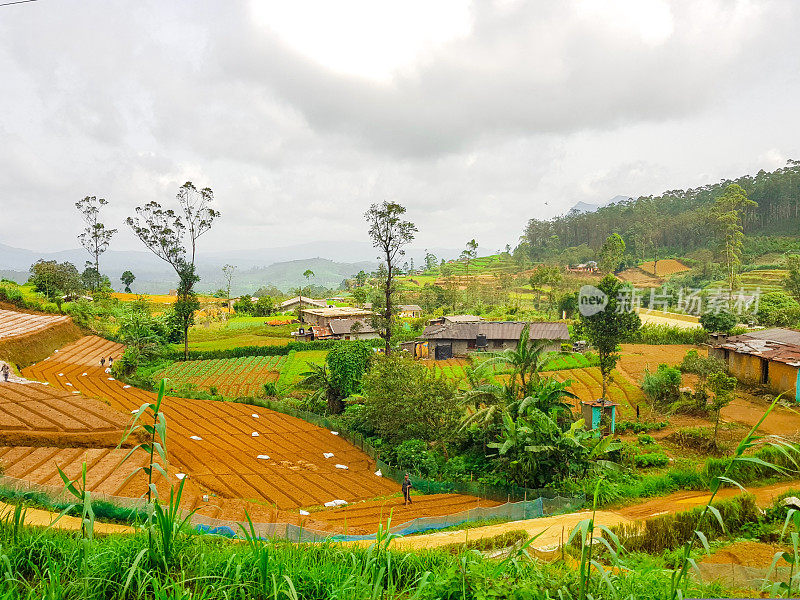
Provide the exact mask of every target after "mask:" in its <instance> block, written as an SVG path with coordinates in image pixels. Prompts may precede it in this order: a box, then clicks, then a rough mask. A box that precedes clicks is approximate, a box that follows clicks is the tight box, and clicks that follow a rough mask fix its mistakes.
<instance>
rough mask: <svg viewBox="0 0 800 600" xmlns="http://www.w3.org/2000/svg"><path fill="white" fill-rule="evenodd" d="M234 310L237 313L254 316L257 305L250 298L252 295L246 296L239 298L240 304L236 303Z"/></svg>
mask: <svg viewBox="0 0 800 600" xmlns="http://www.w3.org/2000/svg"><path fill="white" fill-rule="evenodd" d="M233 310H235V311H236V312H237V313H242V314H245V315H252V314H253V311H254V310H255V304H253V299H252V298H251V297H250V294H245V295H244V296H242V297H241V298H239V301H238V302H234V303H233Z"/></svg>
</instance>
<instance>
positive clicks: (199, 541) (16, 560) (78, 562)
mask: <svg viewBox="0 0 800 600" xmlns="http://www.w3.org/2000/svg"><path fill="white" fill-rule="evenodd" d="M512 538H513V539H512ZM521 539H522V536H521V535H519V534H515V535H513V536H505V537H504V538H503V539H500V540H489V541H485V543H481V547H480V548H478V546H477V545H475V544H473V545H472V546H474V547H475V548H476V549H481V550H483V549H492V548H495V547H500V546H502V547H505V546H507V545H508V544H510V543H515V542H519V541H520V540H521ZM172 542H173V544H174V545H173V546H171V547H170V549H169V554H168V555H169V560H168V561H166V564H164V563H161V565H162V566H160V567H159V566H157V564H156V563H152V564H151V558H150V556H149V553H148V538H147V536H146V535H145V534H143V533H142V534H137V535H130V536H108V537H97V538H95V539H93V540H82V539H81V537H80V534H79V533H65V532H60V531H47V532H44V533H42V532H41V531H39V530H35V529H30V528H21V529H15V528H14V527H13V526H12V525H11V524H9V523H3V524H0V545H1V548H2V549H0V560H2V565H3V566H2V569H3V574H4V577H3V578H2V580H0V597H2V598H9V599H10V598H24V599H30V600H33V599H34V598H37V599H38V598H53V599H56V598H58V599H61V598H76V599H77V598H81V599H84V600H95V599H101V598H102V599H117V598H120V599H121V598H157V599H164V600H167V599H175V600H177V599H181V600H200V599H203V600H212V599H217V598H219V599H223V598H224V599H226V600H245V599H248V600H249V599H251V598H282V599H293V598H297V599H301V598H302V599H309V600H312V599H313V600H328V599H334V598H352V599H362V598H364V599H367V598H383V599H398V600H399V599H412V598H413V599H416V600H429V599H430V600H433V599H439V598H452V599H456V598H458V599H461V598H465V599H476V600H477V599H490V598H510V599H517V600H533V599H545V598H564V599H572V598H577V597H578V593H577V585H576V584H577V577H578V576H577V573H576V571H575V570H574V569H573V568H571V567H569V566H567V565H564V564H553V565H550V564H546V563H539V562H533V561H530V560H527V559H526V557H525V554H524V553H522V552H517V553H515V555H514V556H512V557H510V559H507V560H504V561H496V560H490V559H486V558H483V557H481V556H480V555H479V554H477V553H475V552H473V551H464V549H463V545H460V544H454V545H452V547H446V548H443V549H442V550H440V551H425V552H417V553H406V552H401V551H395V550H389V549H387V544H386V542H382V543H380V544H377V545H373V546H372V547H370V548H357V547H347V546H341V545H336V544H328V543H322V544H303V545H295V544H291V543H286V542H275V541H261V540H253V541H252V542H248V543H245V544H242V543H239V542H232V541H229V540H227V539H222V538H216V537H213V536H201V535H185V534H181V533H180V532H178V533H176V534H175V536H174V538H173V539H172ZM483 546H485V547H483ZM154 549H155V554H154V556H155V557H162V556H163V550H164V547H163V545H162V542H161V536H160V535H156V536H154ZM453 554H455V555H453ZM159 560H160V558H159ZM588 591H589V593H590V594H591V595H592V597H594V598H597V599H605V598H609V599H610V598H656V599H661V598H668V597H669V596H668V594H669V573H668V572H667V571H662V570H643V571H640V572H630V571H626V570H624V569H614V570H612V571H611V572H610V573H609V576H608V583H606V582H604V581H603V580H602V579H601V577H600V576H598V575H597V574H596V573H595V574H594V576H593V577H592V578H591V579H590V580H589V584H588ZM722 591H723V590H722V589H721V588H720V586H719V585H712V586H699V585H696V584H691V585H690V586H689V589H688V590H686V592H687V594H686V595H691V596H702V597H709V596H712V597H718V596H719V595H720V592H722Z"/></svg>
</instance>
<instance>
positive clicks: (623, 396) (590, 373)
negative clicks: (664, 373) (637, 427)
mask: <svg viewBox="0 0 800 600" xmlns="http://www.w3.org/2000/svg"><path fill="white" fill-rule="evenodd" d="M552 375H553V376H554V377H555V378H556V379H558V380H559V381H567V380H570V381H572V384H571V385H570V386H569V387H568V388H567V389H569V390H570V391H571V392H572V393H573V394H575V395H576V396H578V399H577V400H575V401H574V407H575V410H576V411H580V403H581V402H589V401H593V400H597V399H598V398H600V397H601V396H602V390H603V386H602V381H603V380H602V377H601V376H600V369H599V367H588V368H582V369H569V370H567V371H554V372H553V373H552ZM608 397H609V399H611V400H613V401H614V402H617V403H619V407H618V408H617V410H618V411H619V414H618V416H617V420H618V421H620V420H623V419H632V418H635V417H636V405H637V404H638V405H641V406H645V405H646V401H647V400H646V398H645V395H644V392H642V390H640V389H639V388H638V387H636V386H635V385H634V384H632V383H631V382H630V381H628V379H627V378H625V376H624V375H622V374H621V373H620V372H618V371H614V373H613V375H612V381H611V384H610V385H609V389H608Z"/></svg>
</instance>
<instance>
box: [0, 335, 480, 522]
mask: <svg viewBox="0 0 800 600" xmlns="http://www.w3.org/2000/svg"><path fill="white" fill-rule="evenodd" d="M122 351H123V347H122V346H121V345H119V344H116V343H114V342H110V341H108V340H104V339H102V338H98V337H94V336H89V337H83V338H81V339H79V340H78V341H76V342H74V343H71V344H69V345H67V346H65V347H63V348H61V349H59V350H56V351H54V352H53V353H52V354H51V356H49V357H47V358H46V359H45V360H42V361H40V362H39V363H36V364H34V365H32V366H30V367H27V368H25V369H23V372H22V374H23V375H24V376H25V377H26V378H28V380H30V381H29V382H22V381H21V380H16V381H15V382H14V383H8V384H2V385H0V415H2V416H0V465H2V468H3V470H4V473H5V476H6V477H7V478H9V480H10V478H16V479H19V480H22V481H24V482H28V484H33V485H41V486H49V487H48V489H51V490H52V489H55V490H57V489H59V488H60V487H61V479H60V477H59V476H58V472H57V466H60V467H61V468H62V469H64V470H65V471H66V473H67V474H68V475H69V476H70V477H76V476H77V475H78V474H79V473H80V469H81V464H82V463H83V462H84V461H85V462H86V464H87V467H88V473H89V488H90V489H91V490H92V491H93V492H95V493H96V494H106V495H109V496H115V497H117V498H118V501H120V502H122V503H123V504H124V503H131V502H136V498H138V497H140V496H141V495H142V494H143V493H144V492H145V490H146V488H147V486H146V481H145V480H144V475H143V474H142V473H138V474H137V475H135V476H133V477H130V478H129V475H130V474H131V473H132V472H133V470H134V469H135V468H136V467H138V466H141V465H143V464H144V461H145V459H146V455H145V454H144V452H137V453H135V454H134V455H133V457H132V458H131V459H130V460H129V461H128V462H125V463H124V464H122V459H123V457H124V456H125V455H126V454H127V452H128V450H127V449H118V448H116V447H115V446H116V442H118V440H119V439H120V437H121V433H122V430H123V428H125V426H126V424H127V423H128V421H129V419H130V418H131V413H132V412H133V411H135V410H137V409H138V408H139V407H140V406H141V405H142V404H144V403H151V402H153V401H154V400H155V394H153V393H151V392H147V391H144V390H141V389H137V388H134V387H131V386H129V385H125V384H123V383H122V382H120V381H116V380H115V378H114V377H113V376H112V375H111V374H110V373H107V372H106V368H105V366H101V365H100V359H101V358H106V359H108V358H109V357H114V358H117V357H118V356H119V355H120V354H121V353H122ZM298 354H300V353H298ZM33 380H39V381H42V382H45V384H39V383H33V382H32V381H33ZM162 409H163V411H164V414H165V416H166V419H167V423H168V436H167V450H168V456H169V469H168V474H167V477H166V478H163V477H160V476H157V477H156V481H155V483H156V486H157V488H158V490H159V494H160V495H162V496H166V495H168V493H169V487H170V485H174V484H177V483H178V481H179V480H180V479H179V478H182V479H183V480H184V482H185V490H184V498H183V502H182V506H183V507H184V508H197V509H199V512H198V515H201V516H202V517H203V518H205V519H211V520H212V522H213V519H215V518H216V519H223V520H226V521H228V522H230V521H239V522H241V521H244V519H245V511H246V512H247V513H248V514H249V515H250V516H251V518H252V519H253V521H254V522H256V523H259V522H260V523H294V524H301V525H302V526H303V527H307V528H311V529H318V530H327V531H331V532H333V533H342V532H344V530H345V529H347V528H349V527H350V525H349V524H347V521H348V519H349V518H350V517H349V515H350V513H348V516H346V517H341V518H340V517H339V516H338V514H339V511H340V510H342V509H332V510H324V511H319V512H316V511H315V512H314V513H312V514H311V515H301V514H300V509H301V508H303V507H307V508H311V507H318V506H321V505H323V504H325V503H326V502H330V501H331V500H344V501H346V502H348V503H353V502H359V515H358V519H356V521H357V523H356V525H357V527H358V529H359V531H361V532H363V533H372V532H374V531H375V530H376V529H377V525H378V523H379V522H380V520H381V517H382V516H385V515H386V506H387V504H393V503H395V500H396V496H397V495H398V493H399V485H398V484H396V483H395V482H393V481H391V480H388V479H385V478H383V477H380V476H378V475H376V474H375V469H376V466H375V463H374V461H372V460H371V459H370V458H369V457H368V456H367V455H366V454H364V453H363V452H362V451H361V450H359V449H357V448H356V447H354V446H352V445H351V444H349V443H348V442H346V441H345V440H344V439H342V437H341V436H339V435H338V434H336V433H335V432H332V431H328V430H325V429H322V428H320V427H316V426H313V425H311V424H309V423H307V422H305V421H302V420H300V419H296V418H294V417H291V416H287V415H283V414H280V413H276V412H273V411H269V410H266V409H262V408H256V407H253V406H247V405H244V404H237V403H232V402H214V401H204V400H192V399H185V398H175V397H168V398H166V399H165V400H164V403H163V405H162ZM3 436H5V437H3ZM14 436H16V437H14ZM112 442H113V446H112ZM57 446H62V447H57ZM344 467H346V468H344ZM376 498H390V500H388V501H383V500H374V499H376ZM486 504H487V503H485V502H480V501H479V500H478V499H477V498H471V497H465V496H453V495H441V496H438V495H433V496H420V497H418V499H416V500H415V505H414V508H413V512H408V514H409V515H422V514H447V513H450V512H453V511H454V510H455V511H458V510H461V508H460V507H462V506H473V505H486ZM490 504H491V503H490ZM344 510H346V509H344ZM396 518H397V517H396ZM408 518H413V516H408ZM408 518H406V516H404V517H403V519H402V520H408Z"/></svg>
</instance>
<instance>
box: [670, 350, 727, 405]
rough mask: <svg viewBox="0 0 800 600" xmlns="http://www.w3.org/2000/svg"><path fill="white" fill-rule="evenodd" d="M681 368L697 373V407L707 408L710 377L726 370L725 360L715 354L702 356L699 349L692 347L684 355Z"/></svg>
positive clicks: (684, 371) (683, 371)
mask: <svg viewBox="0 0 800 600" xmlns="http://www.w3.org/2000/svg"><path fill="white" fill-rule="evenodd" d="M679 369H680V370H681V372H682V373H692V374H694V375H697V378H698V386H697V389H696V390H695V398H696V400H697V408H698V409H702V410H706V404H707V402H708V398H709V392H708V378H709V377H710V376H711V375H713V374H714V373H723V372H725V361H723V360H721V359H719V358H716V357H714V356H701V355H700V353H699V352H697V350H694V349H692V350H689V351H688V352H687V353H686V356H684V357H683V361H682V362H681V364H680V367H679Z"/></svg>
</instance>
